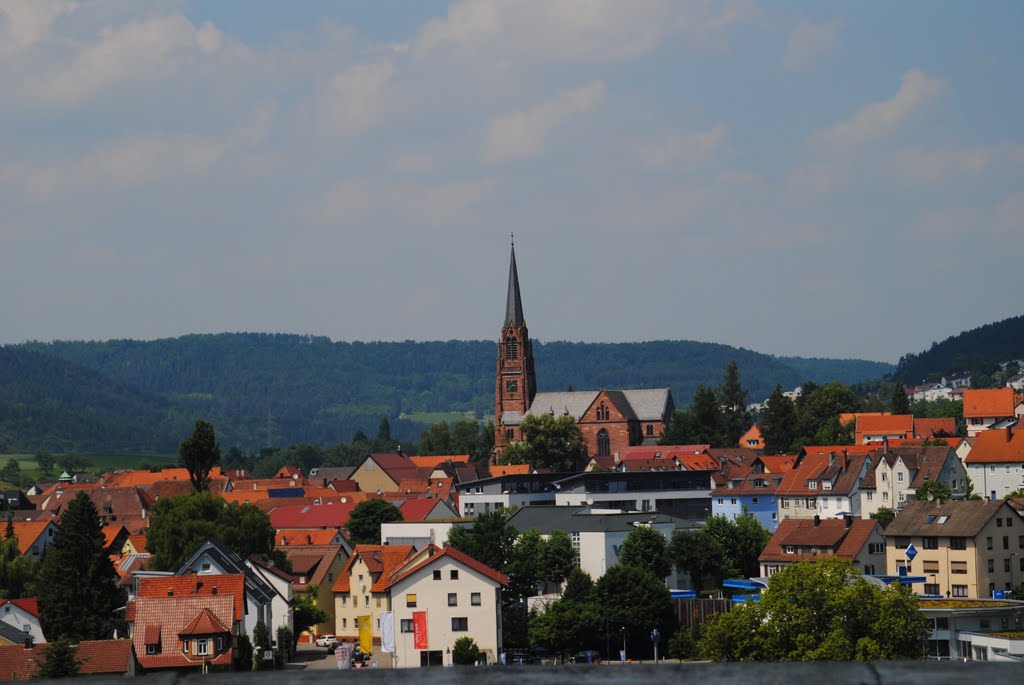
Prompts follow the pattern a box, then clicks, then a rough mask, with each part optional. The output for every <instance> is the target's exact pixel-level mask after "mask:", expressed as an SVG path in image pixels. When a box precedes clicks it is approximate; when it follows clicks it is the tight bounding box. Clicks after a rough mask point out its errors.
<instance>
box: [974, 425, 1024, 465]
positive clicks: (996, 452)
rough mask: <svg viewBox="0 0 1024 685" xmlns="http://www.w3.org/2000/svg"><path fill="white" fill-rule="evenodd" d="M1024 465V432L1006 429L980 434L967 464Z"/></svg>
mask: <svg viewBox="0 0 1024 685" xmlns="http://www.w3.org/2000/svg"><path fill="white" fill-rule="evenodd" d="M1012 462H1020V463H1024V430H1013V429H1012V428H1006V429H1002V430H986V431H981V432H980V433H978V437H976V438H975V439H974V447H972V448H971V452H970V454H968V455H967V457H966V458H965V459H964V463H965V464H992V463H998V464H1005V463H1012Z"/></svg>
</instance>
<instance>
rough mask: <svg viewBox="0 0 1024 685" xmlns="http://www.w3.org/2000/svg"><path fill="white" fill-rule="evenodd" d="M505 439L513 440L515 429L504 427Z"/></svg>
mask: <svg viewBox="0 0 1024 685" xmlns="http://www.w3.org/2000/svg"><path fill="white" fill-rule="evenodd" d="M505 439H506V440H508V441H509V442H512V441H513V440H515V439H516V432H515V430H514V429H512V428H506V429H505Z"/></svg>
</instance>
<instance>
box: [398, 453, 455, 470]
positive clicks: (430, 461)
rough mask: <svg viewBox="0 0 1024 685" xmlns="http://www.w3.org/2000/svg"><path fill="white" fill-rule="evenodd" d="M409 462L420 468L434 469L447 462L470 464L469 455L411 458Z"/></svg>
mask: <svg viewBox="0 0 1024 685" xmlns="http://www.w3.org/2000/svg"><path fill="white" fill-rule="evenodd" d="M409 461H411V462H412V463H413V464H414V465H416V466H419V467H427V468H434V467H435V466H440V465H441V464H443V463H445V462H446V461H450V462H452V463H453V464H468V463H469V455H468V454H447V455H442V456H429V457H409Z"/></svg>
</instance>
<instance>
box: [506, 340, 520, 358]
mask: <svg viewBox="0 0 1024 685" xmlns="http://www.w3.org/2000/svg"><path fill="white" fill-rule="evenodd" d="M518 358H519V343H518V342H516V341H515V340H506V341H505V359H509V360H512V359H518Z"/></svg>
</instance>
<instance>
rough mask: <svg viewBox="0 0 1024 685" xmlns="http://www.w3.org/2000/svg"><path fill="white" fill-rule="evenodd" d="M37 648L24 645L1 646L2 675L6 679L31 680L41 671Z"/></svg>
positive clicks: (0, 670) (0, 664)
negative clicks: (26, 647)
mask: <svg viewBox="0 0 1024 685" xmlns="http://www.w3.org/2000/svg"><path fill="white" fill-rule="evenodd" d="M35 657H36V654H35V649H25V646H24V645H8V646H2V647H0V677H2V678H3V679H4V680H8V679H9V680H31V679H32V678H34V677H35V676H36V674H37V673H38V672H39V665H38V664H36V660H35Z"/></svg>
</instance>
